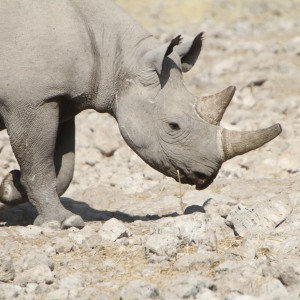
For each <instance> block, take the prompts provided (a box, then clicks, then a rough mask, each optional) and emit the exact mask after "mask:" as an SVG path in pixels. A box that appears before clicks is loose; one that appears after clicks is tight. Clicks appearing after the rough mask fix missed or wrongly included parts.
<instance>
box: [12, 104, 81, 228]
mask: <svg viewBox="0 0 300 300" xmlns="http://www.w3.org/2000/svg"><path fill="white" fill-rule="evenodd" d="M14 110H15V109H14ZM58 117H59V105H58V103H57V102H56V101H53V102H50V101H48V102H45V103H44V104H43V105H40V106H38V107H35V108H32V109H31V110H30V113H28V111H24V110H23V109H22V108H20V110H19V111H14V112H13V113H12V115H11V116H10V117H8V121H7V123H8V124H9V126H8V128H7V130H8V134H9V136H10V141H11V144H12V148H13V151H14V153H15V156H16V158H17V160H18V163H19V165H20V169H21V180H20V181H21V184H22V186H23V187H24V190H25V191H26V194H27V197H28V199H29V201H30V202H31V203H32V204H33V205H34V206H35V207H36V208H37V211H38V214H39V215H38V217H37V219H36V220H35V222H34V223H35V224H36V225H41V224H43V223H45V222H48V221H52V220H56V221H58V222H59V223H60V224H61V226H62V228H67V227H71V226H75V227H79V228H81V227H83V226H84V222H83V220H82V219H81V217H80V216H77V215H74V214H72V213H71V212H70V211H68V210H66V209H65V208H64V207H63V206H62V204H61V202H60V199H59V196H58V193H57V185H56V182H57V181H56V172H55V169H57V170H58V171H59V174H58V177H59V176H60V172H62V171H63V168H62V167H59V166H56V168H55V163H54V154H55V152H56V153H57V154H58V153H60V154H63V152H64V151H55V144H56V138H57V135H59V132H58V131H59V126H58ZM69 125H70V124H69ZM59 136H61V135H59ZM59 136H58V140H61V139H62V138H61V137H59ZM57 145H59V143H57ZM65 149H66V148H65ZM73 155H74V154H73ZM71 156H72V155H71ZM56 161H59V160H56ZM60 161H61V166H62V163H63V161H64V159H63V158H62V159H61V160H60ZM61 174H62V175H63V172H62V173H61ZM66 182H68V184H69V182H70V180H66V181H64V188H66ZM64 188H62V189H61V190H63V189H64Z"/></svg>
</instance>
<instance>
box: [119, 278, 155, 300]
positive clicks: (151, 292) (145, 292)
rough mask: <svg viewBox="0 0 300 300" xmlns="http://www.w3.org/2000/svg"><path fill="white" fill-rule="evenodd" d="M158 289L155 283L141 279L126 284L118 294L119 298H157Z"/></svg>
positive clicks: (135, 299)
mask: <svg viewBox="0 0 300 300" xmlns="http://www.w3.org/2000/svg"><path fill="white" fill-rule="evenodd" d="M158 296H159V291H158V289H157V287H156V285H153V284H149V283H146V282H145V281H143V280H134V281H131V282H129V283H128V284H126V285H125V286H124V287H123V289H122V291H121V294H120V299H121V300H137V299H141V300H142V299H157V297H158Z"/></svg>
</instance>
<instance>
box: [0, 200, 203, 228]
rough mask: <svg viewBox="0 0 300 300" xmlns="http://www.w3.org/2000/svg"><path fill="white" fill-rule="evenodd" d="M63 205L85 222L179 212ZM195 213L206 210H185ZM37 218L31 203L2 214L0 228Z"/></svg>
mask: <svg viewBox="0 0 300 300" xmlns="http://www.w3.org/2000/svg"><path fill="white" fill-rule="evenodd" d="M61 201H62V204H63V205H64V206H65V207H66V208H67V209H68V210H70V211H72V212H73V213H74V214H77V215H80V216H81V217H82V218H83V220H84V221H85V222H93V221H108V220H109V219H111V218H116V219H118V220H120V221H123V222H128V223H130V222H134V221H137V220H141V221H153V220H159V219H161V218H165V217H177V216H179V214H178V213H177V212H172V213H168V214H165V215H157V214H153V215H148V214H147V215H145V216H138V215H130V214H127V213H124V212H121V211H108V210H103V211H101V210H96V209H94V208H92V207H91V206H90V205H88V204H87V203H85V202H82V201H77V200H74V199H71V198H61ZM194 212H202V213H205V209H204V207H202V206H199V205H191V206H188V207H186V208H185V211H184V214H185V215H188V214H192V213H194ZM36 217H37V211H36V209H35V208H34V207H33V205H31V204H30V203H23V204H20V205H18V206H16V207H13V208H11V209H9V210H7V211H4V212H1V213H0V227H9V226H27V225H31V224H33V222H34V220H35V218H36Z"/></svg>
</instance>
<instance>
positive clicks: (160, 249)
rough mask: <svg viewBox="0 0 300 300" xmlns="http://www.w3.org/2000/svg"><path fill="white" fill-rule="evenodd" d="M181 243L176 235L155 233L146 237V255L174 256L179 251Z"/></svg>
mask: <svg viewBox="0 0 300 300" xmlns="http://www.w3.org/2000/svg"><path fill="white" fill-rule="evenodd" d="M179 245H180V242H179V239H178V238H177V237H176V236H173V235H169V234H153V235H150V236H148V237H146V241H145V245H144V246H145V253H146V255H147V256H148V255H151V254H155V255H158V256H165V255H166V256H174V255H175V254H176V253H177V252H178V250H179V249H178V247H179Z"/></svg>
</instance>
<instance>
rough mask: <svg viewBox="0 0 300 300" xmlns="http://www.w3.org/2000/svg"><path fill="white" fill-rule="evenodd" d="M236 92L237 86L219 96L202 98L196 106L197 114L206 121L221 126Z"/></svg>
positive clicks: (230, 87) (229, 88)
mask: <svg viewBox="0 0 300 300" xmlns="http://www.w3.org/2000/svg"><path fill="white" fill-rule="evenodd" d="M234 92H235V86H229V87H228V88H227V89H225V90H223V91H222V92H220V93H218V94H215V95H210V96H203V97H200V98H199V100H198V101H197V104H196V111H197V113H198V114H199V116H200V117H201V118H202V119H204V120H205V121H207V122H209V123H211V124H213V125H219V123H220V121H221V119H222V117H223V115H224V112H225V110H226V108H227V106H228V105H229V103H230V101H231V99H232V97H233V95H234Z"/></svg>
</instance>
